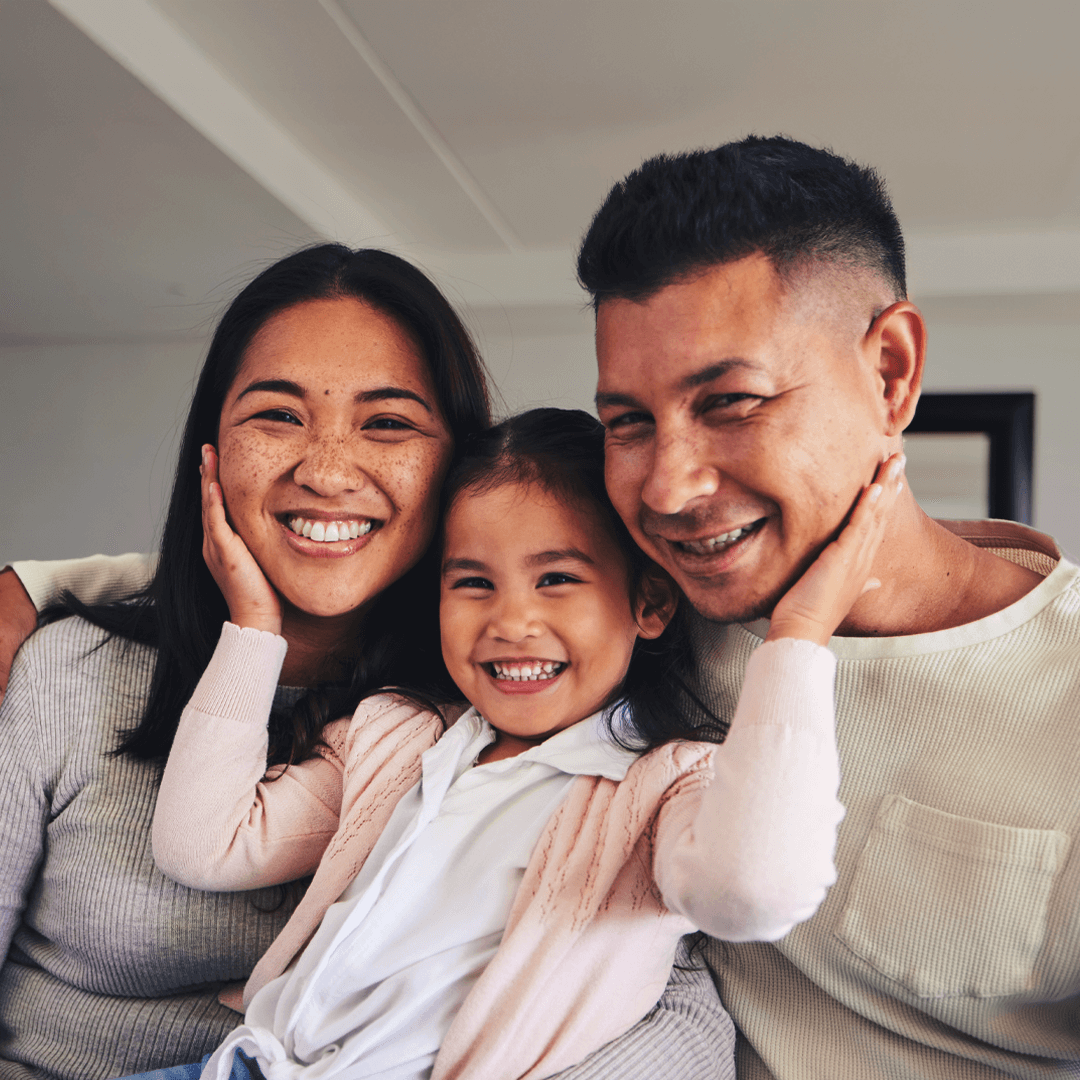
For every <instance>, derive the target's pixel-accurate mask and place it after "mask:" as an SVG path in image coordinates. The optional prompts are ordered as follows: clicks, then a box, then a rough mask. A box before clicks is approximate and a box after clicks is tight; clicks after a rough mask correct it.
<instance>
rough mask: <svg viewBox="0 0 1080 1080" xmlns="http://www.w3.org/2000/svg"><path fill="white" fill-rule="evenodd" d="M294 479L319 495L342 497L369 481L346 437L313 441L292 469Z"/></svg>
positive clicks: (332, 435) (334, 435) (322, 438)
mask: <svg viewBox="0 0 1080 1080" xmlns="http://www.w3.org/2000/svg"><path fill="white" fill-rule="evenodd" d="M293 479H294V480H295V481H296V483H297V484H299V485H300V486H301V487H306V488H308V489H309V490H310V491H313V492H315V494H316V495H323V496H332V495H341V494H343V493H344V492H348V491H357V490H359V489H360V488H362V487H364V485H365V483H366V482H367V478H366V476H365V474H364V471H363V469H361V468H360V465H359V463H358V462H357V461H356V460H355V458H354V455H353V454H352V452H351V448H350V446H349V441H348V439H346V438H345V437H344V436H343V435H339V434H327V435H323V436H321V437H319V438H316V439H313V440H312V441H311V442H310V443H309V444H308V445H307V448H306V450H305V453H304V456H303V459H302V460H301V461H300V462H299V463H298V464H297V466H296V468H295V469H294V470H293Z"/></svg>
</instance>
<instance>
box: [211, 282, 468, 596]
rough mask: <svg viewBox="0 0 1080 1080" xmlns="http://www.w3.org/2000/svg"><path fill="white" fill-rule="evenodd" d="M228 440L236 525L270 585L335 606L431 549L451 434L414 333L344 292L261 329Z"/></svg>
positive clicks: (225, 459) (227, 488)
mask: <svg viewBox="0 0 1080 1080" xmlns="http://www.w3.org/2000/svg"><path fill="white" fill-rule="evenodd" d="M217 448H218V455H219V458H220V466H219V478H220V481H221V489H222V494H223V495H224V499H225V507H226V510H227V512H228V517H229V521H230V522H231V524H232V526H233V528H234V529H235V530H236V532H237V533H238V534H239V535H240V537H241V539H243V541H244V543H246V544H247V546H248V548H249V549H250V551H251V553H252V555H253V556H254V557H255V560H256V562H258V564H259V566H260V567H261V568H262V570H263V573H265V574H266V576H267V578H268V579H269V581H270V583H271V584H272V585H273V586H274V588H275V589H276V590H277V591H278V592H279V593H280V594H281V596H282V597H283V598H284V600H285V601H286V603H287V604H289V605H292V606H293V607H295V608H297V609H299V610H300V611H303V612H306V613H308V614H311V615H318V616H335V615H342V614H345V613H349V612H354V611H356V610H357V609H359V608H361V607H362V606H363V605H365V604H366V603H367V602H368V601H370V600H371V599H373V598H374V597H375V596H377V595H378V594H379V593H380V592H381V591H382V590H383V589H385V588H386V587H387V586H388V585H390V584H391V583H392V582H394V581H396V580H397V579H398V578H399V577H401V575H402V574H403V573H405V571H406V570H408V569H409V568H410V567H411V566H412V565H413V564H414V563H415V562H416V561H417V560H418V559H419V558H420V556H421V555H422V554H423V552H424V550H425V548H426V547H427V546H428V544H429V543H430V541H431V537H432V533H433V531H434V528H435V520H436V516H437V512H438V494H439V485H440V484H441V482H442V479H443V477H444V475H445V473H446V469H447V466H448V464H449V461H450V454H451V449H452V439H451V435H450V430H449V427H448V426H447V423H446V420H445V419H444V417H443V415H442V410H441V409H440V406H439V403H438V400H437V398H436V395H435V388H434V385H433V383H432V380H431V377H430V375H429V373H428V369H427V364H426V363H425V361H424V359H423V357H422V356H421V354H420V352H419V350H418V348H417V346H416V344H415V343H414V341H413V340H412V338H411V336H410V335H409V334H408V333H407V332H406V331H405V330H403V329H402V328H401V327H400V326H399V325H398V324H397V322H395V321H394V320H393V319H392V318H390V317H389V316H387V315H384V314H383V313H382V312H380V311H378V310H376V309H375V308H373V307H371V306H369V305H367V304H365V303H363V302H362V301H360V300H356V299H353V298H342V299H330V300H310V301H306V302H304V303H301V304H297V305H295V306H294V307H290V308H287V309H286V310H284V311H282V312H279V313H278V314H277V315H275V316H274V317H273V318H271V319H269V320H268V321H267V322H266V324H265V325H264V326H263V327H262V329H261V330H260V331H259V332H258V334H256V335H255V337H254V339H253V340H252V342H251V344H250V345H249V346H248V348H247V350H246V352H245V353H244V359H243V362H242V363H241V365H240V370H239V371H238V373H237V376H236V379H235V380H234V381H233V385H232V386H231V387H230V388H229V392H228V394H227V395H226V397H225V404H224V407H223V409H222V413H221V421H220V424H219V428H218V444H217Z"/></svg>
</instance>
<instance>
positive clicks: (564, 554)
mask: <svg viewBox="0 0 1080 1080" xmlns="http://www.w3.org/2000/svg"><path fill="white" fill-rule="evenodd" d="M568 559H571V560H573V561H574V562H583V563H587V564H588V565H589V566H592V565H593V560H592V559H591V558H589V556H588V555H586V554H585V552H584V551H581V550H580V549H578V548H576V547H569V548H562V549H560V550H558V551H539V552H537V553H536V554H535V555H529V556H528V557H527V558H526V559H525V565H526V566H550V565H551V564H552V563H557V562H566V561H567V560H568Z"/></svg>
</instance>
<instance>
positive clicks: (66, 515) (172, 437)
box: [0, 341, 203, 562]
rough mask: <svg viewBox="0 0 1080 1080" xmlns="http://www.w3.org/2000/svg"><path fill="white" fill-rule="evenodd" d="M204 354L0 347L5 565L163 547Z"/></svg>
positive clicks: (118, 347)
mask: <svg viewBox="0 0 1080 1080" xmlns="http://www.w3.org/2000/svg"><path fill="white" fill-rule="evenodd" d="M202 349H203V346H202V343H201V342H199V341H195V342H179V343H171V344H163V343H150V344H146V343H139V344H132V343H123V344H110V345H103V344H95V345H61V346H55V345H54V346H35V347H21V348H2V349H0V372H2V375H0V387H2V395H3V423H2V424H0V508H2V509H0V562H6V561H9V560H11V559H20V558H42V559H49V558H64V557H68V556H73V555H89V554H93V553H94V552H102V553H104V554H108V555H114V554H119V553H120V552H123V551H132V550H137V551H145V550H147V549H149V548H150V547H152V546H153V545H154V542H155V540H156V539H157V529H158V528H159V525H160V520H159V519H160V516H161V513H162V509H163V506H164V501H165V499H166V498H167V491H168V487H169V485H170V483H171V479H172V468H173V461H174V458H175V456H176V436H177V432H178V428H179V424H180V423H181V422H182V420H183V417H184V415H185V413H186V410H187V404H188V399H189V397H190V394H191V390H192V386H193V379H194V376H195V373H196V371H197V369H198V366H199V363H200V361H201V354H202Z"/></svg>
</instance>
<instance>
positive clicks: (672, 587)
mask: <svg viewBox="0 0 1080 1080" xmlns="http://www.w3.org/2000/svg"><path fill="white" fill-rule="evenodd" d="M678 606H679V590H678V586H676V584H675V582H674V581H672V580H671V578H670V577H668V575H667V574H666V573H665V572H664V571H663V570H661V569H660V567H659V566H657V565H656V564H655V563H654V564H653V565H652V566H650V567H649V569H648V570H645V571H644V572H643V573H642V575H641V581H640V582H639V583H638V590H637V603H636V605H635V610H634V618H635V620H636V622H637V625H638V637H643V638H648V639H650V640H651V639H652V638H658V637H659V636H660V635H661V634H662V633H663V632H664V631H665V630H666V629H667V624H668V623H669V622H671V619H672V617H673V616H674V614H675V609H676V608H677V607H678Z"/></svg>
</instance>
